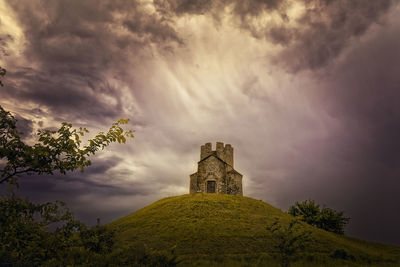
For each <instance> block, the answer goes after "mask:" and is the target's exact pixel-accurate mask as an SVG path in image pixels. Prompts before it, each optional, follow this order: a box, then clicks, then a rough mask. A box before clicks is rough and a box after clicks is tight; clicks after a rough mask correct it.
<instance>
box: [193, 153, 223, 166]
mask: <svg viewBox="0 0 400 267" xmlns="http://www.w3.org/2000/svg"><path fill="white" fill-rule="evenodd" d="M209 157H215V158H217V159H219V160H220V161H222V162H223V163H225V164H227V165H229V166H230V164H228V163H227V162H226V161H225V160H223V159H221V158H220V157H218V156H217V153H216V152H215V151H213V152H211V154H210V155H208V156H207V157H205V158H204V159H202V160H200V161H199V162H197V163H200V162H202V161H205V160H206V159H208V158H209Z"/></svg>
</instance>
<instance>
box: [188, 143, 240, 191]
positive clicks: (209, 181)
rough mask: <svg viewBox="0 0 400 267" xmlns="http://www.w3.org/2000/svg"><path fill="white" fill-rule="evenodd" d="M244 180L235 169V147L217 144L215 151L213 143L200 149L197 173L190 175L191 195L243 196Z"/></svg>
mask: <svg viewBox="0 0 400 267" xmlns="http://www.w3.org/2000/svg"><path fill="white" fill-rule="evenodd" d="M242 178H243V175H241V174H240V173H239V172H237V171H236V170H235V169H234V168H233V147H232V146H231V145H230V144H226V145H224V143H222V142H217V143H216V146H215V150H212V145H211V143H206V144H204V145H202V146H201V149H200V161H199V162H198V167H197V172H196V173H193V174H192V175H190V191H189V192H190V193H220V194H232V195H241V196H242V195H243V188H242Z"/></svg>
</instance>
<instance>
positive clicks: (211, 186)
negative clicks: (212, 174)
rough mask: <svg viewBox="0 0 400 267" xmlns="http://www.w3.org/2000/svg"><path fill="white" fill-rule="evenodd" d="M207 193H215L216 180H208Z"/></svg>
mask: <svg viewBox="0 0 400 267" xmlns="http://www.w3.org/2000/svg"><path fill="white" fill-rule="evenodd" d="M207 193H215V181H207Z"/></svg>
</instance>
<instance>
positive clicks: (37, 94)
mask: <svg viewBox="0 0 400 267" xmlns="http://www.w3.org/2000/svg"><path fill="white" fill-rule="evenodd" d="M9 4H10V5H11V6H12V8H13V9H14V11H15V12H16V14H17V16H18V18H19V23H20V25H21V26H22V29H23V31H24V33H25V38H26V43H27V44H28V46H27V47H26V49H25V51H23V54H24V55H25V57H26V59H27V60H28V61H32V62H34V63H35V64H34V67H31V68H29V67H25V66H24V67H21V66H18V64H15V62H10V64H8V65H9V67H10V68H9V69H8V75H7V76H8V77H7V79H8V83H7V87H6V88H4V90H2V95H3V97H9V98H12V99H14V100H16V99H18V100H19V101H24V102H30V101H31V102H35V103H38V104H40V105H42V106H43V107H48V108H49V109H50V111H51V116H55V117H56V116H57V115H58V114H63V115H64V118H65V115H66V114H68V117H67V118H65V119H68V120H75V119H77V118H89V119H91V120H93V119H95V120H96V121H99V122H102V121H104V119H105V118H113V119H115V118H116V117H117V116H121V115H123V104H122V103H121V98H122V97H123V96H122V95H121V92H120V90H119V88H118V87H120V86H129V84H128V83H129V82H130V79H131V78H128V79H127V77H131V76H132V74H131V73H130V72H131V70H130V69H129V66H131V62H132V61H134V60H133V59H134V58H137V59H138V58H139V57H140V55H141V54H143V51H144V50H146V49H149V45H151V44H156V46H157V47H160V48H161V49H167V50H170V49H171V43H181V40H180V39H179V38H178V36H177V34H176V32H175V31H174V29H173V28H172V27H171V26H170V25H169V22H168V21H167V20H165V19H163V18H162V17H159V16H157V14H149V13H148V11H147V10H146V8H145V6H143V5H142V4H140V3H137V2H136V1H132V2H130V3H126V2H125V1H123V2H119V1H103V2H102V3H101V4H100V3H99V2H98V1H83V2H82V1H55V2H47V1H30V2H29V3H28V2H23V3H22V2H18V1H13V2H11V3H9ZM33 10H34V12H32V11H33ZM3 39H4V38H2V39H1V40H2V41H3ZM4 42H7V40H6V39H4ZM2 47H5V45H4V46H2ZM6 59H7V58H6ZM6 62H7V61H6ZM5 67H6V68H7V67H8V66H7V64H6V66H5ZM111 77H112V78H114V79H117V80H118V81H119V84H117V85H115V84H113V83H112V82H110V78H111ZM133 89H134V88H133ZM109 98H112V99H113V101H109ZM117 114H118V115H117ZM48 115H50V114H48Z"/></svg>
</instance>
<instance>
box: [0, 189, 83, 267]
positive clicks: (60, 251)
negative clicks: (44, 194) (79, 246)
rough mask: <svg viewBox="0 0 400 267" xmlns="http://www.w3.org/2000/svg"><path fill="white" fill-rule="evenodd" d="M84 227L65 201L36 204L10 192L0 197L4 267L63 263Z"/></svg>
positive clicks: (1, 250) (0, 250)
mask: <svg viewBox="0 0 400 267" xmlns="http://www.w3.org/2000/svg"><path fill="white" fill-rule="evenodd" d="M52 227H53V228H55V229H54V231H52V232H50V231H49V229H50V228H52ZM84 227H85V226H84V225H83V224H82V223H80V222H79V221H77V220H75V219H74V218H73V216H72V214H71V212H70V211H69V210H68V209H67V208H66V207H65V204H64V203H62V202H55V203H45V204H33V203H31V202H29V201H28V200H27V199H22V198H19V197H18V196H16V195H15V193H14V192H9V193H8V194H7V195H6V196H2V197H0V229H1V230H0V246H1V247H0V259H1V264H3V265H12V266H15V265H16V266H28V265H34V266H37V265H40V264H42V263H43V262H45V261H47V260H48V259H53V258H57V259H60V260H61V259H63V258H64V256H65V255H64V254H65V250H66V248H69V247H71V246H73V244H74V242H75V240H74V238H73V237H74V233H75V232H77V231H80V230H81V229H82V228H84Z"/></svg>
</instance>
